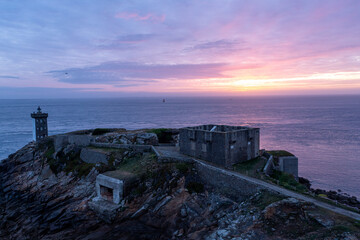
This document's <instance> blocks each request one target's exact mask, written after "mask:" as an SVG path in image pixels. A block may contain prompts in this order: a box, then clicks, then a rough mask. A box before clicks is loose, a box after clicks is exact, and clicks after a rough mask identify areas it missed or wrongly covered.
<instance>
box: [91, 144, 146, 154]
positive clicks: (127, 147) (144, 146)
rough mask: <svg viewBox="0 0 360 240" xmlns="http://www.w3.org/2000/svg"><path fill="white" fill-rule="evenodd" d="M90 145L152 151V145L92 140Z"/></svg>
mask: <svg viewBox="0 0 360 240" xmlns="http://www.w3.org/2000/svg"><path fill="white" fill-rule="evenodd" d="M90 145H91V146H94V147H99V148H118V149H128V150H135V151H139V152H149V151H152V145H135V144H117V143H98V142H92V143H91V144H90Z"/></svg>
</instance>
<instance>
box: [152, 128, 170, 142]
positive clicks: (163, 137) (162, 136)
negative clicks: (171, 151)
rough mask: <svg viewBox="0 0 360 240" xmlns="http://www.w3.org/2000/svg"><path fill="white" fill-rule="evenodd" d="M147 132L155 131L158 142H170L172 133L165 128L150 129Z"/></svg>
mask: <svg viewBox="0 0 360 240" xmlns="http://www.w3.org/2000/svg"><path fill="white" fill-rule="evenodd" d="M148 132H150V133H155V134H156V135H157V137H158V139H159V143H171V141H172V137H171V136H172V134H171V132H170V131H169V129H167V128H157V129H151V130H149V131H148Z"/></svg>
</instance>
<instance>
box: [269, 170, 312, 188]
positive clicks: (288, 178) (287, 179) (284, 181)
mask: <svg viewBox="0 0 360 240" xmlns="http://www.w3.org/2000/svg"><path fill="white" fill-rule="evenodd" d="M271 177H272V178H273V179H275V180H276V181H278V183H279V185H280V186H283V187H284V188H287V189H290V190H294V191H296V192H299V193H304V192H306V191H307V189H306V187H305V186H304V185H302V184H300V183H298V182H297V181H296V180H295V178H294V176H293V175H291V174H287V173H285V172H280V171H274V173H273V174H272V175H271Z"/></svg>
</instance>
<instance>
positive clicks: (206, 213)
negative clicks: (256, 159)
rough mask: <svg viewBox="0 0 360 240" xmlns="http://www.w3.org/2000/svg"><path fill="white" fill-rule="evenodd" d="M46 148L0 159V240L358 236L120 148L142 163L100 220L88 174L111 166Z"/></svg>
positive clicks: (326, 219) (349, 225) (291, 203)
mask: <svg viewBox="0 0 360 240" xmlns="http://www.w3.org/2000/svg"><path fill="white" fill-rule="evenodd" d="M53 148H54V146H53V142H52V141H51V139H46V141H42V142H40V143H30V144H28V145H26V146H25V147H24V148H22V149H21V150H19V151H18V152H16V153H15V154H12V155H11V156H9V158H8V159H5V160H3V161H2V162H1V164H0V181H1V186H0V209H1V212H0V238H1V239H87V240H90V239H294V238H297V239H308V238H310V239H335V238H338V239H356V238H359V237H360V235H359V232H358V231H359V228H358V225H357V224H358V223H354V222H349V221H348V220H344V219H338V218H336V216H333V215H332V216H330V215H328V214H327V213H326V212H324V211H321V210H319V209H317V208H315V207H314V206H312V205H309V204H307V203H304V202H299V201H297V200H295V199H284V197H282V196H280V195H274V194H270V193H268V192H259V193H257V194H255V195H253V196H252V197H251V198H249V199H247V200H246V201H242V202H237V201H234V200H233V199H230V198H228V197H226V196H224V195H222V194H219V193H217V191H216V190H215V189H212V188H211V186H208V185H207V184H206V183H203V182H200V180H199V177H198V176H197V172H196V170H195V169H194V168H193V166H192V165H191V164H175V163H166V164H164V163H158V162H157V161H156V159H154V158H153V156H152V155H151V153H143V154H140V153H126V157H124V159H122V160H119V164H120V165H119V166H121V163H122V162H123V161H125V160H126V161H130V160H131V159H133V160H134V161H135V160H136V158H141V159H145V160H146V161H147V162H144V161H145V160H144V161H139V168H141V170H142V171H141V175H139V176H140V178H139V179H141V180H140V181H137V182H136V184H134V186H133V187H132V191H131V192H129V194H127V196H126V198H125V199H124V200H123V202H122V204H123V205H122V207H121V208H119V210H118V211H117V215H116V216H114V217H112V222H110V223H106V222H105V221H103V220H102V218H101V216H98V215H97V214H96V213H95V212H93V211H92V210H91V209H90V208H89V203H90V202H91V201H92V199H93V198H94V197H95V178H96V176H97V175H98V174H99V173H100V172H103V171H108V170H109V169H110V170H111V169H113V168H115V167H117V165H116V164H115V165H114V162H111V164H110V165H106V164H91V163H84V162H82V161H81V158H80V157H79V156H80V153H81V151H82V149H83V148H84V147H81V146H74V145H73V144H72V143H64V146H62V147H61V149H60V150H59V151H57V152H55V151H53ZM121 154H122V155H121V156H125V155H124V154H125V153H124V152H121ZM128 156H131V157H130V158H129V157H128ZM119 159H120V157H119ZM79 166H80V167H79ZM134 169H135V170H138V169H137V168H134ZM204 186H205V188H204Z"/></svg>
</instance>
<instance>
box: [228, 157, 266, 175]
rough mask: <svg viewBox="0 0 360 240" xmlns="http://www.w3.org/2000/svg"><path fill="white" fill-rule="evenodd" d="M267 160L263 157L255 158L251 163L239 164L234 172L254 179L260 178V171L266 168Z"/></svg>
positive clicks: (235, 166) (234, 167) (234, 168)
mask: <svg viewBox="0 0 360 240" xmlns="http://www.w3.org/2000/svg"><path fill="white" fill-rule="evenodd" d="M265 164H266V159H265V158H262V157H257V158H253V159H251V160H249V161H246V162H242V163H237V164H235V165H234V166H233V170H234V171H237V172H239V173H242V174H246V175H249V176H252V177H259V175H260V173H259V171H258V169H260V171H261V170H262V169H263V168H264V166H265Z"/></svg>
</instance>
